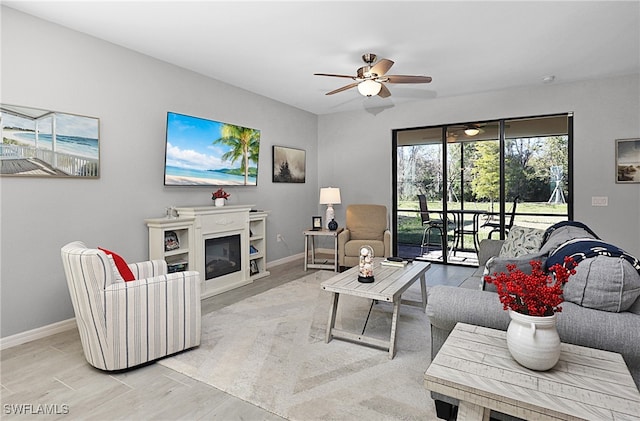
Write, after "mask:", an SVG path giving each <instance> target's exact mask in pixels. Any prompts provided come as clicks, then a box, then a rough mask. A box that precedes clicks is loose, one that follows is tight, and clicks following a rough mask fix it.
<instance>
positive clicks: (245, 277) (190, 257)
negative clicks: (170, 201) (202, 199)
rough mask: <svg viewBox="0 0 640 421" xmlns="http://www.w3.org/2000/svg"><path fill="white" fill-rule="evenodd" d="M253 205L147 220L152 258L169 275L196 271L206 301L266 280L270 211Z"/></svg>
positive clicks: (183, 209) (192, 209) (207, 208)
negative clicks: (164, 265)
mask: <svg viewBox="0 0 640 421" xmlns="http://www.w3.org/2000/svg"><path fill="white" fill-rule="evenodd" d="M251 208H252V206H251V205H244V206H242V205H239V206H220V207H216V206H201V207H186V206H185V207H177V208H176V210H177V212H178V217H177V218H154V219H146V220H145V222H146V224H147V227H148V229H149V258H150V259H164V260H166V262H167V265H168V266H169V269H170V271H181V270H195V271H198V272H200V276H201V279H202V298H207V297H210V296H212V295H216V294H220V293H222V292H225V291H228V290H230V289H233V288H238V287H240V286H242V285H246V284H249V283H251V282H253V281H254V280H256V279H259V278H262V277H264V276H268V275H269V272H268V271H267V265H266V251H267V250H266V249H267V238H266V225H267V212H263V211H261V212H251Z"/></svg>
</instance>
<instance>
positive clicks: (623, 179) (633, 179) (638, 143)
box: [616, 139, 640, 184]
mask: <svg viewBox="0 0 640 421" xmlns="http://www.w3.org/2000/svg"><path fill="white" fill-rule="evenodd" d="M616 183H620V184H628V183H640V139H617V140H616Z"/></svg>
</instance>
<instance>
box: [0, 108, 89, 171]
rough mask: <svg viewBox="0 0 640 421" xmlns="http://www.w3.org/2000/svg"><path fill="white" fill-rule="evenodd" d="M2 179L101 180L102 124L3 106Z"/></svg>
mask: <svg viewBox="0 0 640 421" xmlns="http://www.w3.org/2000/svg"><path fill="white" fill-rule="evenodd" d="M0 121H1V122H2V124H1V125H0V129H1V131H2V143H0V164H1V167H0V175H1V176H12V177H74V178H99V177H100V120H99V119H98V118H95V117H88V116H81V115H76V114H69V113H63V112H59V111H52V110H46V109H40V108H32V107H24V106H20V105H9V104H0Z"/></svg>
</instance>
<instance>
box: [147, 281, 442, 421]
mask: <svg viewBox="0 0 640 421" xmlns="http://www.w3.org/2000/svg"><path fill="white" fill-rule="evenodd" d="M332 275H333V274H332V273H331V272H326V271H319V272H315V273H313V274H310V275H307V276H305V277H303V278H301V279H298V280H296V281H292V282H289V283H287V284H285V285H282V286H279V287H277V288H274V289H271V290H269V291H266V292H264V293H262V294H259V295H256V296H253V297H250V298H248V299H245V300H243V301H240V302H238V303H235V304H233V305H230V306H228V307H225V308H222V309H220V310H217V311H215V312H212V313H209V314H207V315H205V316H204V317H203V320H202V343H201V345H200V346H199V347H198V348H196V349H193V350H190V351H187V352H184V353H182V354H178V355H176V356H174V357H171V358H166V359H164V360H161V361H160V362H159V364H162V365H164V366H166V367H168V368H171V369H173V370H176V371H178V372H180V373H183V374H185V375H187V376H190V377H192V378H194V379H197V380H199V381H202V382H204V383H207V384H209V385H211V386H213V387H216V388H218V389H220V390H223V391H225V392H227V393H229V394H231V395H233V396H236V397H238V398H240V399H243V400H245V401H247V402H250V403H252V404H254V405H257V406H259V407H261V408H263V409H266V410H267V411H269V412H272V413H275V414H277V415H280V416H281V417H284V418H287V419H290V420H300V421H312V420H365V419H366V420H414V419H415V420H418V419H420V420H427V419H436V416H435V408H434V404H433V401H432V400H431V398H430V397H429V392H428V391H427V390H425V388H424V386H423V376H424V372H425V371H426V369H427V367H428V365H429V362H430V360H431V359H430V354H429V350H430V339H429V323H428V319H427V317H426V315H425V314H424V313H423V312H422V311H421V310H420V309H419V308H417V307H410V306H402V307H401V309H400V319H399V322H398V333H397V351H396V356H395V358H394V359H391V360H390V359H389V358H388V352H387V351H384V350H381V349H379V348H373V347H368V346H363V345H360V344H354V343H351V342H347V341H342V340H338V339H334V340H332V341H331V342H329V343H325V331H326V326H327V323H328V316H329V306H330V302H331V294H330V293H328V292H326V291H323V290H322V289H321V287H320V283H321V282H322V281H323V280H326V279H328V278H329V277H331V276H332ZM419 297H420V288H419V284H418V283H416V284H414V285H413V286H412V287H411V288H410V289H409V290H407V291H406V292H405V294H404V295H403V298H411V299H419ZM392 311H393V308H392V306H391V305H390V304H389V303H374V304H373V305H372V302H371V300H367V299H364V298H359V297H349V296H341V297H340V303H339V307H338V312H337V316H336V326H337V327H339V328H342V329H346V330H349V331H353V332H358V333H360V332H362V331H363V328H364V327H365V321H366V331H365V333H366V334H367V335H371V336H376V337H380V338H382V339H385V338H386V339H388V337H389V334H390V329H391V314H392Z"/></svg>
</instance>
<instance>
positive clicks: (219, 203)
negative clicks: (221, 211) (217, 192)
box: [213, 197, 225, 207]
mask: <svg viewBox="0 0 640 421" xmlns="http://www.w3.org/2000/svg"><path fill="white" fill-rule="evenodd" d="M224 200H225V199H224V198H222V197H218V198H216V199H215V200H214V201H213V205H214V206H216V207H220V206H224Z"/></svg>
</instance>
